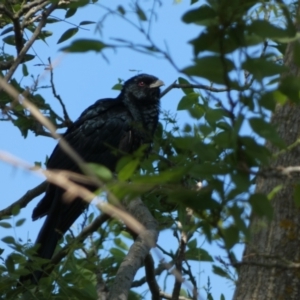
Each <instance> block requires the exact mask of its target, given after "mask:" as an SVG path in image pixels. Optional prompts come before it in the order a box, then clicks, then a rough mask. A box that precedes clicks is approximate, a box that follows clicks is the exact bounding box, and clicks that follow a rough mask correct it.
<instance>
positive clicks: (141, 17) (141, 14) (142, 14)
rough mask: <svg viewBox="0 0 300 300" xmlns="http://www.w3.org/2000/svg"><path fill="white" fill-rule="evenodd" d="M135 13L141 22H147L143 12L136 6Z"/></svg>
mask: <svg viewBox="0 0 300 300" xmlns="http://www.w3.org/2000/svg"><path fill="white" fill-rule="evenodd" d="M136 13H137V15H138V17H139V19H140V20H141V21H147V16H146V14H145V13H144V11H143V10H142V9H141V8H140V6H139V5H138V4H136Z"/></svg>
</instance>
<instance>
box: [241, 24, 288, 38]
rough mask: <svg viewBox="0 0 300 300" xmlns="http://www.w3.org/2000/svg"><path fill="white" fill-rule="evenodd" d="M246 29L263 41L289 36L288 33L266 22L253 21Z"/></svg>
mask: <svg viewBox="0 0 300 300" xmlns="http://www.w3.org/2000/svg"><path fill="white" fill-rule="evenodd" d="M247 29H248V30H249V31H250V32H254V33H255V34H257V35H258V36H260V37H262V38H263V39H266V38H270V39H276V38H285V37H288V36H289V33H288V31H286V30H284V29H282V28H280V27H277V26H275V25H273V24H271V23H270V22H269V21H267V20H254V21H253V22H252V23H251V24H250V25H249V26H248V27H247Z"/></svg>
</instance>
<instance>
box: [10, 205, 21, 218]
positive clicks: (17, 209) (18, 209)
mask: <svg viewBox="0 0 300 300" xmlns="http://www.w3.org/2000/svg"><path fill="white" fill-rule="evenodd" d="M19 213H20V205H15V206H14V207H13V208H12V215H13V216H17V215H18V214H19Z"/></svg>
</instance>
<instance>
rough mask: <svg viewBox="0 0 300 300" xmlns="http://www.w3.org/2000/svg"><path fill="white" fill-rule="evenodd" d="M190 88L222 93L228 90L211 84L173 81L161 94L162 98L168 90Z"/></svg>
mask: <svg viewBox="0 0 300 300" xmlns="http://www.w3.org/2000/svg"><path fill="white" fill-rule="evenodd" d="M190 88H194V89H202V90H207V91H210V92H215V93H222V92H227V91H228V89H227V88H220V89H217V88H214V87H212V86H209V85H204V84H179V83H176V81H175V82H173V83H172V84H170V85H169V86H168V87H167V88H166V89H165V90H163V91H162V92H161V94H160V98H162V97H164V96H165V95H166V94H167V93H168V92H170V91H171V90H172V89H190Z"/></svg>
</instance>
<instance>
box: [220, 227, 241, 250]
mask: <svg viewBox="0 0 300 300" xmlns="http://www.w3.org/2000/svg"><path fill="white" fill-rule="evenodd" d="M222 233H223V237H224V243H225V246H226V248H227V249H228V250H229V249H231V248H232V247H233V246H234V245H236V244H237V243H238V242H239V230H238V228H237V226H235V225H231V226H229V227H228V228H224V229H222Z"/></svg>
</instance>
